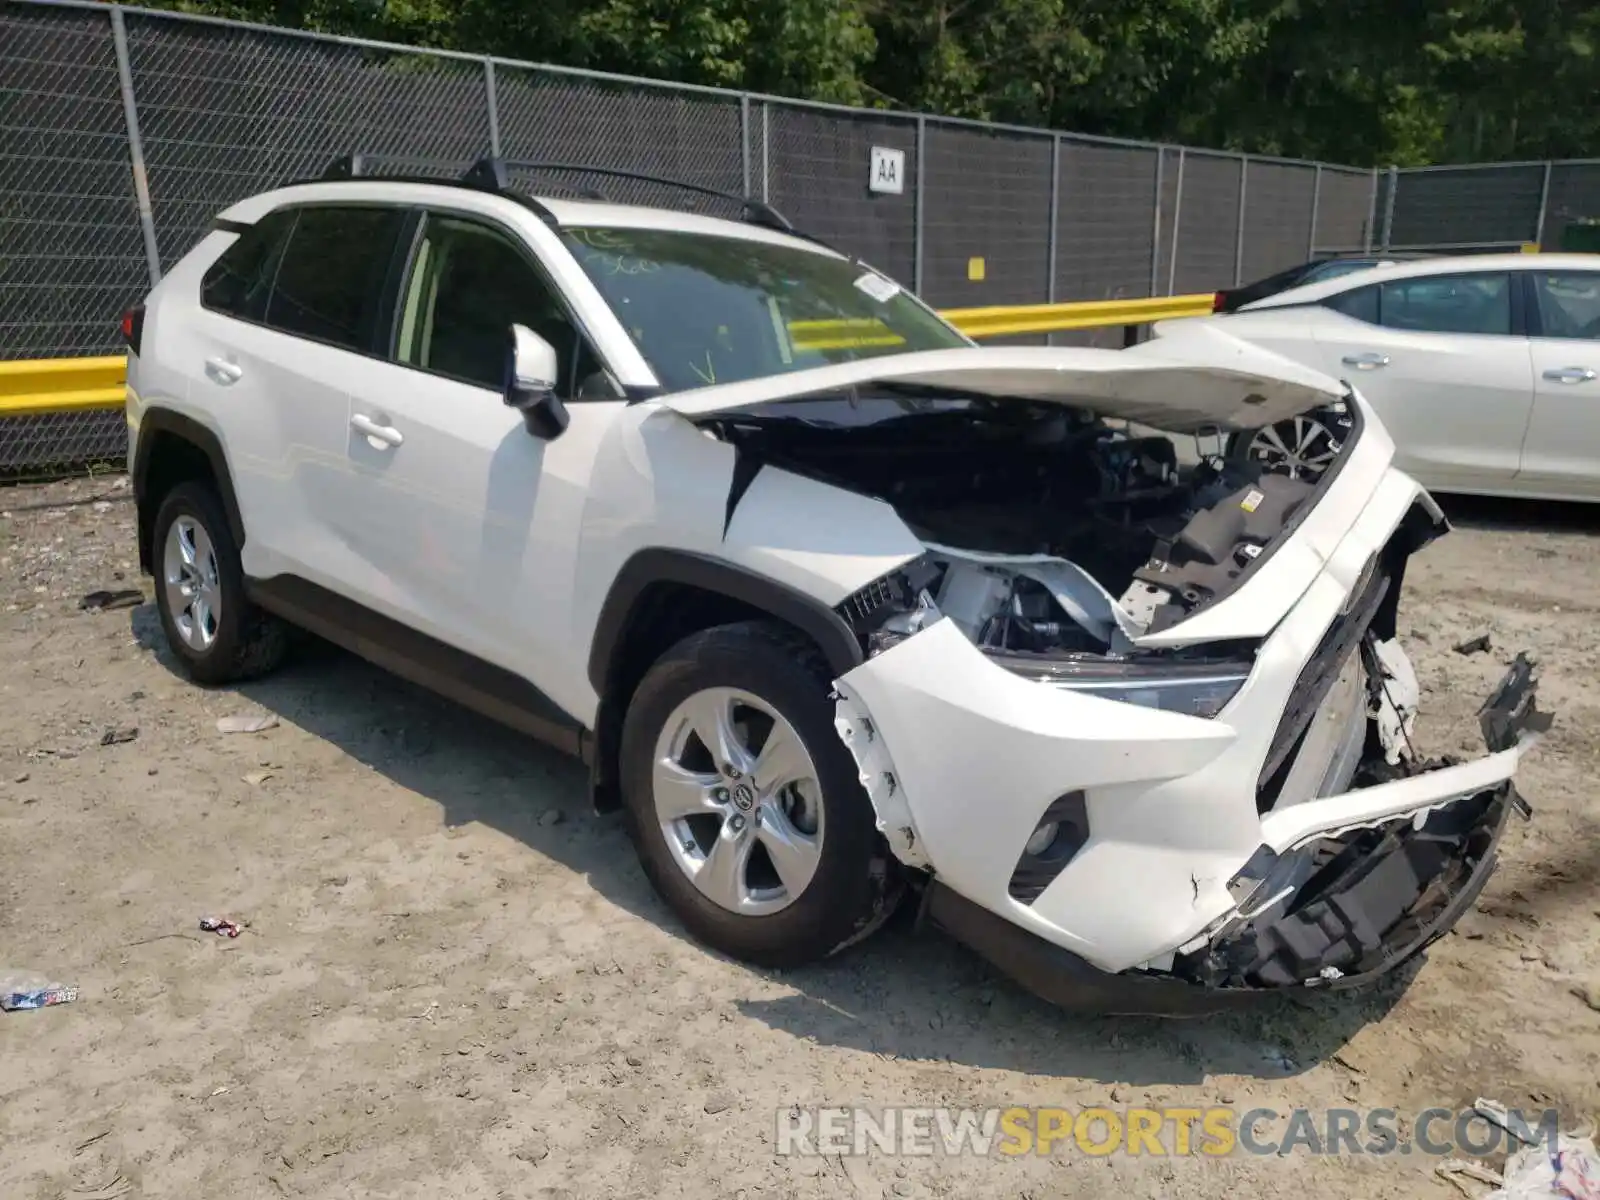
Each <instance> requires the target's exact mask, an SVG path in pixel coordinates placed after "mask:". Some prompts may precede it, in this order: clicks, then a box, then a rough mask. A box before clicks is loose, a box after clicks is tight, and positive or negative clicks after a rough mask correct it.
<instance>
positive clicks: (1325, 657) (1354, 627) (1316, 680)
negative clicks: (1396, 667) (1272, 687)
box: [1256, 568, 1391, 803]
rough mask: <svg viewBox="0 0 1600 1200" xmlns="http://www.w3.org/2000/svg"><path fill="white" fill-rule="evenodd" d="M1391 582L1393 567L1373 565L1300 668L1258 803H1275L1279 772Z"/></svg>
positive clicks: (1263, 772) (1260, 785) (1260, 784)
mask: <svg viewBox="0 0 1600 1200" xmlns="http://www.w3.org/2000/svg"><path fill="white" fill-rule="evenodd" d="M1390 583H1391V579H1390V576H1389V573H1388V572H1387V571H1384V570H1381V569H1377V570H1374V569H1370V568H1369V573H1368V575H1367V576H1366V578H1365V582H1364V585H1363V586H1362V588H1361V590H1360V591H1359V592H1357V593H1356V595H1355V598H1354V600H1353V601H1352V603H1351V604H1350V607H1349V608H1347V609H1346V610H1345V612H1344V613H1343V614H1341V615H1340V617H1339V618H1338V620H1336V621H1334V623H1333V624H1332V625H1330V626H1329V627H1328V632H1327V633H1325V634H1323V635H1322V642H1321V643H1320V644H1319V645H1318V646H1317V649H1316V652H1315V653H1314V654H1312V656H1311V659H1310V661H1309V662H1307V663H1306V665H1305V669H1304V670H1302V671H1301V672H1300V678H1299V679H1297V680H1295V685H1294V691H1292V692H1291V693H1289V703H1288V705H1287V706H1286V707H1285V709H1284V713H1283V719H1282V720H1281V721H1280V722H1279V723H1278V729H1277V732H1276V733H1274V734H1273V735H1272V746H1271V748H1270V749H1269V750H1268V751H1267V761H1266V762H1265V763H1264V764H1262V767H1261V775H1260V776H1259V778H1258V779H1257V781H1256V794H1257V800H1258V803H1261V802H1263V801H1265V802H1268V803H1270V799H1271V797H1270V796H1267V795H1264V793H1268V792H1270V791H1272V790H1273V789H1274V785H1275V784H1277V783H1278V782H1280V780H1279V779H1278V772H1279V770H1280V769H1281V768H1282V767H1283V765H1284V764H1285V763H1286V762H1287V761H1288V759H1289V756H1290V754H1291V753H1293V751H1294V748H1295V746H1296V745H1297V744H1298V743H1299V741H1300V738H1301V737H1302V736H1303V735H1304V734H1305V731H1306V727H1307V726H1309V725H1310V724H1311V719H1312V718H1313V717H1314V716H1316V714H1317V709H1319V708H1321V707H1322V702H1323V701H1324V700H1326V699H1327V697H1328V692H1329V691H1330V690H1331V689H1332V687H1333V685H1334V684H1335V683H1336V682H1338V679H1339V675H1340V674H1341V673H1342V672H1343V670H1344V667H1345V663H1346V662H1348V661H1349V658H1350V656H1351V655H1352V654H1355V653H1356V652H1357V651H1358V649H1359V648H1360V645H1361V639H1362V638H1363V637H1365V636H1366V633H1367V627H1368V626H1370V625H1371V624H1372V620H1373V618H1374V617H1375V616H1377V613H1378V607H1379V605H1381V604H1382V603H1383V598H1384V597H1385V596H1386V595H1388V593H1389V586H1390Z"/></svg>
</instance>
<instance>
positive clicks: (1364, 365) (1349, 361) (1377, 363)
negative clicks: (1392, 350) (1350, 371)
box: [1342, 351, 1389, 371]
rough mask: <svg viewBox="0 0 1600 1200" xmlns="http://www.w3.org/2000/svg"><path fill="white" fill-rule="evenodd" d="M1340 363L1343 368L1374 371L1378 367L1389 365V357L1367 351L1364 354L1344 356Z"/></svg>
mask: <svg viewBox="0 0 1600 1200" xmlns="http://www.w3.org/2000/svg"><path fill="white" fill-rule="evenodd" d="M1342 361H1343V362H1344V365H1345V366H1347V367H1355V368H1356V369H1357V370H1358V371H1376V370H1377V369H1378V368H1379V367H1387V366H1388V365H1389V356H1388V355H1387V354H1376V353H1372V352H1370V351H1369V352H1368V353H1366V354H1346V355H1345V356H1344V358H1343V360H1342Z"/></svg>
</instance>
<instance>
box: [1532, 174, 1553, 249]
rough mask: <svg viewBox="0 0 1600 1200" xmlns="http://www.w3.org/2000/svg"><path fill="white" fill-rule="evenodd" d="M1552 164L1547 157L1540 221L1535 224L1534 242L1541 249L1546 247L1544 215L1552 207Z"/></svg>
mask: <svg viewBox="0 0 1600 1200" xmlns="http://www.w3.org/2000/svg"><path fill="white" fill-rule="evenodd" d="M1551 166H1552V164H1551V163H1550V161H1549V160H1548V159H1546V160H1545V164H1544V182H1543V183H1542V184H1540V185H1539V220H1538V223H1537V224H1536V225H1534V227H1533V240H1534V244H1535V245H1537V246H1538V247H1539V249H1541V250H1543V249H1544V217H1545V212H1546V210H1547V209H1548V208H1549V207H1550V168H1551Z"/></svg>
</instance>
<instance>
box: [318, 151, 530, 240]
mask: <svg viewBox="0 0 1600 1200" xmlns="http://www.w3.org/2000/svg"><path fill="white" fill-rule="evenodd" d="M377 157H378V156H377V155H372V154H346V155H343V156H342V157H339V158H336V159H334V160H333V161H332V162H330V163H329V164H328V165H327V166H326V167H324V168H323V169H322V174H321V175H319V176H317V177H316V179H314V180H311V179H303V180H296V181H295V182H297V183H332V182H336V181H339V180H345V179H375V180H384V181H387V182H390V183H429V184H433V185H434V186H435V187H458V188H470V189H472V190H473V191H478V192H493V193H495V194H496V195H502V196H505V197H506V198H507V199H510V200H515V201H516V202H517V203H518V204H520V205H522V206H523V207H524V208H526V209H528V210H529V211H530V212H532V213H533V214H534V215H535V216H537V217H538V218H539V219H540V220H541V221H543V222H544V223H545V224H546V225H549V226H551V227H552V228H554V227H555V226H556V225H557V224H558V222H557V221H556V218H555V214H554V213H552V212H551V211H550V210H549V209H548V208H546V207H545V206H544V205H542V204H540V203H539V202H538V201H537V200H535V199H534V198H533V197H532V196H525V195H523V194H522V193H520V192H518V191H517V190H516V189H515V188H513V187H512V186H511V183H510V180H508V179H507V178H506V173H505V168H504V166H502V165H501V163H500V160H499V159H495V158H480V159H479V160H478V161H477V162H475V163H473V164H472V166H471V167H469V168H468V169H467V170H466V172H465V173H464V174H462V175H460V176H458V177H456V178H451V177H449V176H448V175H408V174H403V173H398V172H391V171H382V170H379V169H377V162H376V160H377ZM385 157H395V158H400V159H401V161H402V162H410V163H421V164H424V165H426V166H433V167H441V168H445V167H448V168H450V169H454V168H455V167H456V166H457V165H458V164H457V163H444V162H439V161H438V160H434V159H420V158H404V157H402V156H399V155H394V156H385Z"/></svg>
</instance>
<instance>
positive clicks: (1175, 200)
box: [1167, 146, 1189, 296]
mask: <svg viewBox="0 0 1600 1200" xmlns="http://www.w3.org/2000/svg"><path fill="white" fill-rule="evenodd" d="M1188 157H1189V154H1188V151H1186V150H1185V149H1184V148H1183V147H1182V146H1179V147H1178V190H1177V192H1176V194H1175V195H1174V196H1173V197H1172V258H1171V259H1170V260H1169V261H1168V263H1167V295H1169V296H1173V295H1176V294H1177V293H1176V292H1175V291H1174V290H1173V289H1174V288H1175V287H1176V286H1177V280H1178V236H1179V233H1180V231H1181V230H1182V229H1183V164H1184V162H1185V160H1187V158H1188Z"/></svg>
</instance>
